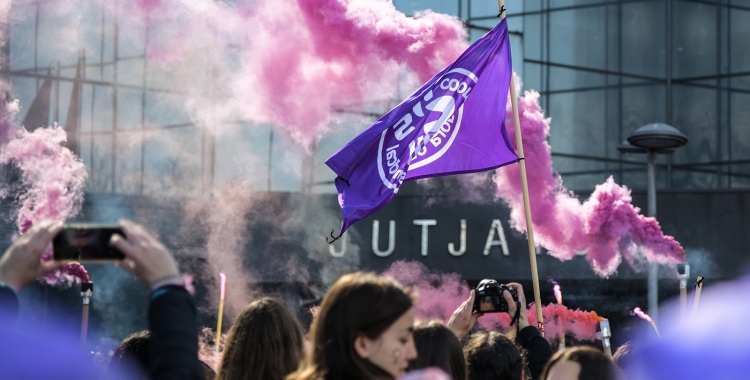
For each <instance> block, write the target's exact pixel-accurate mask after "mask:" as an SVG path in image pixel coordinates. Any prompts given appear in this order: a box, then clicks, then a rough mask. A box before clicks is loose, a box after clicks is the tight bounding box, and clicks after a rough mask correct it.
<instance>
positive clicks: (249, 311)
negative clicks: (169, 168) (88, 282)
mask: <svg viewBox="0 0 750 380" xmlns="http://www.w3.org/2000/svg"><path fill="white" fill-rule="evenodd" d="M120 228H121V229H122V231H123V235H124V236H120V235H114V236H113V238H112V241H111V244H112V245H113V246H115V247H116V248H117V249H118V250H120V251H121V252H123V253H124V254H125V256H126V259H125V260H123V261H122V262H121V263H120V264H119V265H120V266H121V267H122V268H123V269H124V270H126V271H128V272H130V273H132V274H133V275H135V276H136V277H137V278H138V279H140V280H141V281H142V282H143V283H144V284H145V285H146V286H148V287H150V289H151V293H150V295H149V309H148V324H149V329H148V330H147V331H142V332H138V333H135V334H133V335H132V336H130V337H128V338H127V339H125V340H124V341H123V342H122V343H121V344H120V346H119V347H118V349H117V350H116V351H115V352H114V354H113V355H112V357H111V359H110V363H109V367H108V369H107V372H106V373H105V374H102V373H100V372H97V368H95V367H94V366H93V365H92V364H91V363H86V358H85V357H82V356H80V355H79V356H75V355H73V356H71V355H72V354H71V352H75V351H76V349H75V348H73V347H70V344H64V343H63V344H57V345H56V344H55V343H54V342H50V339H52V338H50V337H48V336H38V335H39V334H37V335H36V336H35V335H34V333H33V332H30V331H24V330H23V329H24V326H23V324H22V323H20V322H19V321H15V320H14V318H15V317H16V315H17V314H18V308H19V306H18V305H19V303H18V297H17V292H19V291H20V290H21V289H22V288H23V287H24V286H26V285H28V284H30V283H31V282H33V281H35V279H37V278H38V277H40V276H42V275H44V274H45V273H48V272H50V271H52V270H55V269H56V268H58V267H59V266H60V265H61V264H60V263H55V262H43V261H42V260H41V257H42V254H43V252H44V250H45V249H47V247H48V245H49V243H50V241H51V240H52V238H53V237H54V236H55V235H56V234H57V233H59V232H60V231H61V229H62V223H41V224H39V225H37V226H35V227H33V228H32V229H31V230H29V231H28V232H27V233H26V234H24V235H23V236H21V237H20V238H19V239H18V240H17V241H16V242H15V243H14V244H13V245H12V246H11V247H10V248H9V249H8V251H7V252H5V254H4V255H3V256H2V258H1V259H0V318H2V321H1V322H0V374H3V375H2V377H3V378H9V379H27V378H28V379H32V378H42V377H45V378H46V377H50V378H58V379H67V378H71V379H72V378H75V379H89V378H91V379H93V378H108V379H117V378H129V379H134V378H135V379H146V378H147V379H160V380H161V379H193V380H203V379H220V380H250V379H269V380H284V379H286V380H333V379H399V378H408V379H423V380H427V379H434V380H443V379H454V380H522V379H523V380H528V379H532V380H573V379H581V380H584V379H586V380H588V379H600V380H609V379H621V378H623V379H624V378H625V375H624V374H623V372H622V371H621V370H620V369H619V368H618V365H617V364H616V363H615V361H613V360H612V359H611V358H609V357H607V356H606V355H605V354H604V353H603V352H602V351H601V350H600V349H597V348H594V347H591V346H579V347H572V348H568V349H565V350H562V351H558V352H557V353H555V354H554V355H553V352H552V348H551V347H550V345H549V343H548V342H547V341H546V340H545V339H544V338H543V337H542V335H541V334H540V332H539V331H538V330H537V329H536V328H535V327H534V326H529V322H528V319H527V317H526V313H516V309H517V307H518V305H526V300H525V297H524V290H523V288H522V286H521V285H520V284H517V283H510V284H508V286H509V287H511V288H512V289H514V290H515V292H516V294H517V296H518V302H517V303H516V302H515V301H514V300H513V299H512V298H511V295H510V294H509V293H508V292H507V291H506V292H504V293H503V296H504V297H505V299H506V302H507V304H508V313H509V314H510V315H519V317H518V320H517V321H516V322H515V323H516V324H515V326H514V327H515V330H514V331H511V332H510V333H508V334H501V333H499V332H495V331H481V330H478V329H477V328H476V327H475V323H476V322H477V319H478V318H480V317H481V316H482V314H481V313H478V312H476V311H473V308H472V306H473V304H474V297H475V293H474V291H472V292H471V294H470V296H469V298H468V299H467V300H466V301H465V302H463V304H461V305H460V306H459V307H458V308H457V309H456V310H455V312H454V313H453V315H452V316H451V318H450V319H449V320H448V321H437V320H432V321H415V316H414V304H415V297H417V295H415V294H412V292H411V291H410V290H409V289H405V288H403V287H402V286H401V285H400V284H399V283H398V282H396V281H395V280H393V279H392V278H390V277H387V276H381V275H376V274H373V273H364V272H357V273H351V274H347V275H344V276H342V277H341V278H340V279H339V280H338V281H336V283H335V284H334V285H333V286H332V287H331V288H330V289H329V290H328V292H327V293H326V295H325V296H324V298H323V300H322V302H321V304H320V306H319V308H318V309H317V312H316V314H315V317H314V319H313V322H312V325H311V326H310V328H309V332H308V333H304V330H305V329H304V328H303V327H302V326H301V325H300V323H299V322H298V320H297V319H296V318H295V317H294V315H293V314H292V313H291V312H290V311H289V310H288V309H287V308H286V307H285V306H284V304H282V303H281V302H279V301H276V300H274V299H271V298H263V299H260V300H257V301H255V302H253V303H251V304H250V305H248V306H247V307H246V308H245V309H244V310H243V311H242V313H241V314H240V315H239V317H238V318H237V319H236V320H235V321H234V324H233V325H232V327H231V330H230V332H229V337H228V339H227V341H226V344H225V347H224V350H223V358H222V361H221V363H220V365H219V367H218V368H217V371H216V372H214V371H213V370H212V369H211V368H210V367H208V366H207V365H205V364H204V363H202V362H201V361H200V360H199V358H198V334H197V329H198V326H197V322H196V314H197V311H196V307H195V304H194V300H193V297H192V295H191V286H190V283H189V281H186V277H185V276H183V275H182V274H181V273H180V271H179V269H178V266H177V263H176V261H175V259H174V257H173V256H172V255H171V254H170V253H169V251H168V250H167V249H166V248H165V247H164V245H163V244H162V243H161V242H159V240H158V239H156V238H155V237H154V236H153V235H152V234H150V233H149V232H148V231H147V230H146V229H145V228H144V227H142V226H140V225H138V224H135V223H132V222H129V221H121V222H120ZM633 350H634V347H633V346H632V345H626V346H624V348H623V349H622V350H620V351H619V352H617V353H616V354H615V358H616V359H617V362H618V363H621V362H624V361H625V360H626V359H627V357H628V355H629V353H631V352H632V351H633ZM42 352H44V353H45V355H46V356H45V357H44V358H42V357H41V356H40V355H41V353H42ZM81 355H83V353H81ZM49 357H52V359H50V358H49ZM55 358H57V359H59V360H56V359H55ZM34 362H36V363H39V365H36V366H35V365H33V364H30V363H34ZM40 371H41V372H40ZM50 373H52V374H54V375H49V374H50ZM6 376H7V377H6Z"/></svg>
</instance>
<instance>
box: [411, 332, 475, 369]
mask: <svg viewBox="0 0 750 380" xmlns="http://www.w3.org/2000/svg"><path fill="white" fill-rule="evenodd" d="M414 344H415V345H416V347H417V358H416V359H415V360H412V361H411V362H409V370H415V369H421V368H427V367H439V368H441V369H442V370H444V371H445V372H447V373H449V374H450V375H451V378H453V379H455V380H464V379H466V360H464V353H463V350H462V348H461V342H459V341H458V338H457V337H456V334H454V333H453V331H451V330H450V329H449V328H448V327H447V326H445V324H443V323H442V322H440V321H430V322H420V323H417V325H416V326H414Z"/></svg>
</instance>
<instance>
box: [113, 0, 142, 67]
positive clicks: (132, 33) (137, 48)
mask: <svg viewBox="0 0 750 380" xmlns="http://www.w3.org/2000/svg"><path fill="white" fill-rule="evenodd" d="M119 8H120V9H119V10H118V13H119V18H118V23H117V37H118V40H117V56H118V57H132V56H140V55H143V50H144V46H143V44H144V42H145V36H146V28H145V27H144V25H143V24H142V23H141V22H135V20H133V19H132V18H131V17H132V16H129V17H127V19H126V18H125V17H123V15H122V13H123V11H124V9H123V7H122V3H120V7H119ZM124 19H125V22H123V20H124Z"/></svg>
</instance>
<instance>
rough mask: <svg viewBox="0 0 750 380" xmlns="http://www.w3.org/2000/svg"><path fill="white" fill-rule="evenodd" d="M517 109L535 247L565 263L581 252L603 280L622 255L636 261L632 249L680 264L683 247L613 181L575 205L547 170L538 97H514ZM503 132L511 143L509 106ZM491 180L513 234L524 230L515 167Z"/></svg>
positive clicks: (545, 129)
mask: <svg viewBox="0 0 750 380" xmlns="http://www.w3.org/2000/svg"><path fill="white" fill-rule="evenodd" d="M517 87H518V86H517ZM518 107H519V110H518V113H519V116H520V119H521V131H522V135H523V142H524V153H525V156H526V157H525V161H526V167H527V174H528V182H529V197H530V203H531V211H532V220H533V226H534V236H535V238H536V242H537V243H538V244H540V245H542V246H544V247H545V248H547V250H548V251H549V253H550V254H551V255H552V256H554V257H557V258H558V259H560V260H570V259H572V258H573V257H574V256H575V255H576V253H577V252H580V251H585V252H586V258H587V260H588V261H589V262H590V263H591V265H592V267H593V269H594V271H595V272H596V273H597V274H599V275H600V276H604V277H606V276H608V275H610V274H612V273H614V272H615V271H616V270H617V267H618V266H619V265H620V263H621V262H622V258H623V257H624V258H625V259H626V260H628V262H630V263H631V264H632V263H635V262H636V261H638V260H639V259H640V258H641V257H640V256H638V253H637V252H638V250H637V249H636V248H637V247H638V248H640V249H641V251H642V252H643V253H644V254H645V258H646V259H647V260H648V261H651V262H658V263H679V262H683V261H684V260H685V250H684V249H683V248H682V246H680V244H679V243H678V242H677V241H675V239H674V238H673V237H671V236H666V235H664V234H663V233H662V231H661V228H660V227H659V223H658V222H657V221H656V219H655V218H650V217H645V216H643V215H641V214H639V213H640V209H639V208H638V207H634V206H633V205H632V198H631V196H630V190H629V189H628V188H626V187H624V186H620V185H617V184H616V183H615V182H614V180H613V179H612V177H610V178H608V179H607V181H606V182H605V183H603V184H601V185H598V186H596V189H595V190H594V192H593V194H591V196H590V197H589V199H588V200H586V201H585V202H583V204H582V203H581V202H579V201H578V199H577V198H576V197H575V196H573V194H572V193H571V192H570V191H569V190H567V189H566V188H565V187H564V186H563V183H562V178H560V176H559V175H558V174H557V173H555V172H554V170H553V169H552V158H551V148H550V145H549V143H547V137H548V136H549V129H550V119H549V118H545V117H544V113H543V112H542V109H541V107H540V106H539V93H538V92H536V91H527V92H526V93H524V95H523V96H522V97H520V98H519V99H518ZM506 128H507V130H508V135H509V137H510V139H511V141H513V142H514V143H515V141H516V138H515V130H514V127H513V116H512V111H511V108H510V102H508V108H507V114H506ZM494 181H495V184H496V185H497V192H496V194H497V196H498V197H499V198H502V199H503V200H504V201H505V202H507V204H508V205H509V206H510V207H511V225H512V226H513V227H514V228H515V229H516V230H518V231H522V232H523V231H525V230H526V217H525V215H524V208H523V193H522V191H521V179H520V175H519V167H518V165H508V166H504V167H501V168H499V169H497V171H496V175H495V178H494Z"/></svg>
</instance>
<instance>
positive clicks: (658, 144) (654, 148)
mask: <svg viewBox="0 0 750 380" xmlns="http://www.w3.org/2000/svg"><path fill="white" fill-rule="evenodd" d="M687 142H688V138H687V136H685V135H684V134H682V132H680V131H678V130H677V128H675V127H672V126H670V125H667V124H662V123H653V124H647V125H644V126H642V127H640V128H638V129H636V130H635V132H633V133H632V134H631V135H630V136H628V139H627V141H625V142H623V144H622V145H620V146H619V147H617V150H619V151H620V153H646V154H647V155H648V194H647V195H648V209H647V213H648V216H651V217H654V218H655V217H656V155H657V154H672V153H674V151H675V149H677V148H679V147H682V146H683V145H685V144H687ZM658 272H659V266H658V265H657V264H656V263H649V268H648V314H649V315H650V316H651V318H652V319H653V320H656V319H657V317H658V307H659V283H658V282H657V280H658Z"/></svg>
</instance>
